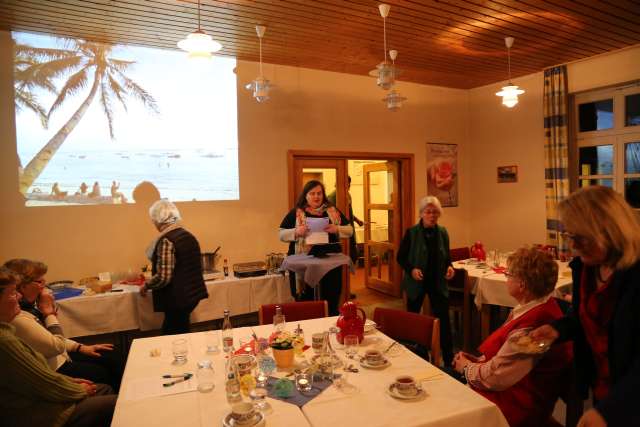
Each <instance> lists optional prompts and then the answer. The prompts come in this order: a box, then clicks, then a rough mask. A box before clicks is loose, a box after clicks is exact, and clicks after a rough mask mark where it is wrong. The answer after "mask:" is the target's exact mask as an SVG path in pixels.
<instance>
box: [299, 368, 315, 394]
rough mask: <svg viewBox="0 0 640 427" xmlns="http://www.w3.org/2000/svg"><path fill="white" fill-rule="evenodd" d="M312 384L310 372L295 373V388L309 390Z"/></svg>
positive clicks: (302, 390) (303, 390)
mask: <svg viewBox="0 0 640 427" xmlns="http://www.w3.org/2000/svg"><path fill="white" fill-rule="evenodd" d="M312 384H313V377H312V376H311V375H310V374H304V373H300V374H296V388H297V389H298V391H301V392H306V391H311V388H312Z"/></svg>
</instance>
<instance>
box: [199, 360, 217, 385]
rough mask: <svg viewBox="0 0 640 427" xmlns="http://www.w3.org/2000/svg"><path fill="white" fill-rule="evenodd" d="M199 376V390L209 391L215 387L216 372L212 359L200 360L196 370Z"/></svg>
mask: <svg viewBox="0 0 640 427" xmlns="http://www.w3.org/2000/svg"><path fill="white" fill-rule="evenodd" d="M196 378H198V391H199V392H201V393H207V392H210V391H211V390H213V388H214V387H215V374H214V372H213V363H212V362H211V360H201V361H200V362H198V370H197V371H196Z"/></svg>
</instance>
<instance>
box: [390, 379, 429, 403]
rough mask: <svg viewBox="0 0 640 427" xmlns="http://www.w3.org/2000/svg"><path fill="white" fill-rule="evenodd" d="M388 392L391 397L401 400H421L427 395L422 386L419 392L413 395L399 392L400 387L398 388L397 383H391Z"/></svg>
mask: <svg viewBox="0 0 640 427" xmlns="http://www.w3.org/2000/svg"><path fill="white" fill-rule="evenodd" d="M387 393H389V395H390V396H391V397H393V398H395V399H400V400H420V399H423V398H424V397H425V396H426V393H425V392H424V389H422V388H419V389H418V392H417V393H416V394H413V395H406V394H402V393H400V392H398V389H397V388H396V385H395V383H391V384H389V388H387Z"/></svg>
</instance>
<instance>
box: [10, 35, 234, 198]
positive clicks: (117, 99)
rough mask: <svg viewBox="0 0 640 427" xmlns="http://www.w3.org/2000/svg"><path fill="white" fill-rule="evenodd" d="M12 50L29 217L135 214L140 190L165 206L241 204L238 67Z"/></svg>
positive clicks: (143, 51)
mask: <svg viewBox="0 0 640 427" xmlns="http://www.w3.org/2000/svg"><path fill="white" fill-rule="evenodd" d="M13 39H14V41H15V63H14V76H15V77H14V89H15V107H16V133H17V138H16V139H17V144H16V146H17V155H18V160H19V170H18V174H19V183H20V184H19V186H20V188H19V190H20V192H21V193H22V194H23V195H24V197H25V203H26V205H27V206H45V205H71V204H75V205H77V204H121V203H134V202H135V198H134V195H135V194H137V193H138V192H137V191H136V192H134V189H136V187H138V188H143V187H144V188H146V190H145V191H148V188H149V187H151V188H153V187H155V188H156V189H157V190H158V192H159V194H160V197H163V198H168V199H169V200H172V201H204V200H237V199H238V197H239V189H238V136H237V105H236V75H235V73H234V68H235V66H236V61H235V59H233V58H221V57H213V58H211V59H210V60H202V59H200V60H195V61H194V60H189V59H188V58H187V56H186V54H185V53H183V52H179V51H171V50H160V49H149V48H141V47H134V46H121V45H106V44H98V43H91V42H87V41H84V40H73V39H62V38H55V37H49V36H45V35H35V34H27V33H17V32H14V33H13ZM141 184H142V185H141ZM154 191H155V190H154Z"/></svg>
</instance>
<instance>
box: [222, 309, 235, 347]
mask: <svg viewBox="0 0 640 427" xmlns="http://www.w3.org/2000/svg"><path fill="white" fill-rule="evenodd" d="M222 350H223V351H224V352H225V353H230V352H232V351H233V326H231V319H230V318H229V310H225V311H224V320H223V322H222Z"/></svg>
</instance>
